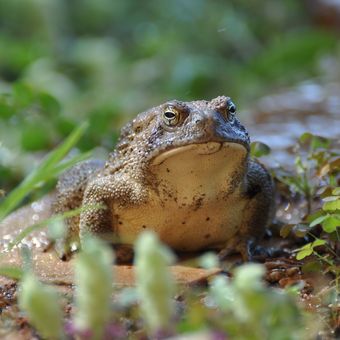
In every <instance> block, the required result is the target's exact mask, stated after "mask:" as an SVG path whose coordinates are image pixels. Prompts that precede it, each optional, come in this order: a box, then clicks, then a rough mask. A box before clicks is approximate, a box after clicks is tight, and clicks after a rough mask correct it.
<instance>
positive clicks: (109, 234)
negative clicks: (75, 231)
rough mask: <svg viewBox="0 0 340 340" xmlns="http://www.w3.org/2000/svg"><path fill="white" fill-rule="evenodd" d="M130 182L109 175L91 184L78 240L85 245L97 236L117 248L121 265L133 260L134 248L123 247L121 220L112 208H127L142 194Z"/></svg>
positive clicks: (84, 204)
mask: <svg viewBox="0 0 340 340" xmlns="http://www.w3.org/2000/svg"><path fill="white" fill-rule="evenodd" d="M131 182H132V181H131V180H129V179H128V178H118V176H115V175H110V176H105V177H97V178H95V179H94V180H92V181H91V182H89V183H88V185H87V187H86V190H85V193H84V198H83V207H84V211H82V213H81V215H80V228H79V236H80V242H81V244H83V242H84V238H85V237H86V236H87V235H95V236H99V237H100V238H102V239H104V240H106V241H107V242H109V243H110V244H112V245H113V246H114V249H115V253H116V259H117V261H118V262H129V261H130V260H131V259H132V255H133V252H132V247H131V246H130V245H126V244H121V243H120V239H119V235H118V233H117V224H118V216H117V215H115V213H114V211H113V207H114V205H115V204H118V205H121V206H124V204H126V203H125V202H132V200H133V199H136V197H138V195H139V192H140V190H138V186H137V185H132V184H131Z"/></svg>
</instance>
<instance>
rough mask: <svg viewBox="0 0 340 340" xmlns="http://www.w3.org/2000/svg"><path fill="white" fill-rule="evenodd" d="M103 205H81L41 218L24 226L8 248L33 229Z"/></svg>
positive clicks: (38, 228) (101, 207) (100, 207)
mask: <svg viewBox="0 0 340 340" xmlns="http://www.w3.org/2000/svg"><path fill="white" fill-rule="evenodd" d="M103 208H105V207H103V206H102V205H100V204H97V205H83V206H82V207H80V208H78V209H74V210H70V211H66V212H64V213H63V214H60V215H53V216H52V217H50V218H47V219H46V220H43V221H41V222H39V223H36V224H33V225H30V226H29V227H27V228H25V229H24V230H23V231H22V232H20V233H19V234H18V235H17V236H16V237H15V239H14V240H13V241H12V242H11V243H10V244H9V247H8V248H9V250H11V249H12V248H13V247H14V246H16V245H17V244H18V243H19V242H21V241H22V240H23V239H24V238H25V237H26V236H28V235H29V234H31V233H33V232H34V231H37V230H40V229H43V228H45V227H46V226H47V225H49V224H52V223H57V222H58V221H63V220H64V219H66V218H70V217H73V216H77V215H79V214H80V213H81V212H82V211H84V210H86V209H103Z"/></svg>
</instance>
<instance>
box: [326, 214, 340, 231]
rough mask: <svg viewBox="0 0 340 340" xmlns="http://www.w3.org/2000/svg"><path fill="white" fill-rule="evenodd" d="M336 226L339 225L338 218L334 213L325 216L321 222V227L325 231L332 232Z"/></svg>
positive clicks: (339, 220)
mask: <svg viewBox="0 0 340 340" xmlns="http://www.w3.org/2000/svg"><path fill="white" fill-rule="evenodd" d="M337 227H340V218H339V216H336V215H330V216H327V218H326V219H325V220H324V221H323V222H322V229H323V230H324V231H325V232H326V233H332V232H333V231H335V230H336V228H337Z"/></svg>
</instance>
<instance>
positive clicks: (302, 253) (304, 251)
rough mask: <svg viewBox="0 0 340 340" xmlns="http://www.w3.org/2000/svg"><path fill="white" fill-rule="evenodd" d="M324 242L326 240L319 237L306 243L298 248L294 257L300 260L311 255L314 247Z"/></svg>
mask: <svg viewBox="0 0 340 340" xmlns="http://www.w3.org/2000/svg"><path fill="white" fill-rule="evenodd" d="M325 243H326V241H325V240H321V239H317V240H315V241H314V242H311V243H307V244H306V245H304V246H303V247H301V248H300V249H299V251H298V253H297V254H296V259H297V260H302V259H304V258H305V257H307V256H310V255H312V254H313V252H314V248H315V247H318V246H322V245H324V244H325Z"/></svg>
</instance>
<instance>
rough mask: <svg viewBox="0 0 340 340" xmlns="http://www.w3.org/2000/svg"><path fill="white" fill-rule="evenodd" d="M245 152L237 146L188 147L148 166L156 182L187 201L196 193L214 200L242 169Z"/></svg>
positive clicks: (181, 148) (200, 145)
mask: <svg viewBox="0 0 340 340" xmlns="http://www.w3.org/2000/svg"><path fill="white" fill-rule="evenodd" d="M246 156H247V150H246V148H245V147H244V146H242V145H241V144H237V143H228V142H226V143H217V142H209V143H204V144H191V145H187V146H182V147H178V148H176V149H173V150H170V151H167V152H164V153H162V154H161V155H160V156H158V157H156V158H155V159H154V160H153V162H152V165H151V171H152V172H153V173H154V174H155V175H156V177H157V179H158V180H159V181H160V182H161V183H162V184H163V185H166V186H167V187H168V191H169V190H171V191H173V192H175V193H176V196H177V198H178V199H181V198H182V199H183V198H184V200H187V199H189V198H190V197H193V196H196V195H198V194H205V195H206V196H207V197H209V196H210V197H216V194H217V193H218V192H221V191H225V190H227V188H228V187H229V186H230V182H231V181H232V180H233V179H234V175H235V172H236V171H239V170H241V169H243V167H244V164H245V158H246Z"/></svg>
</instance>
